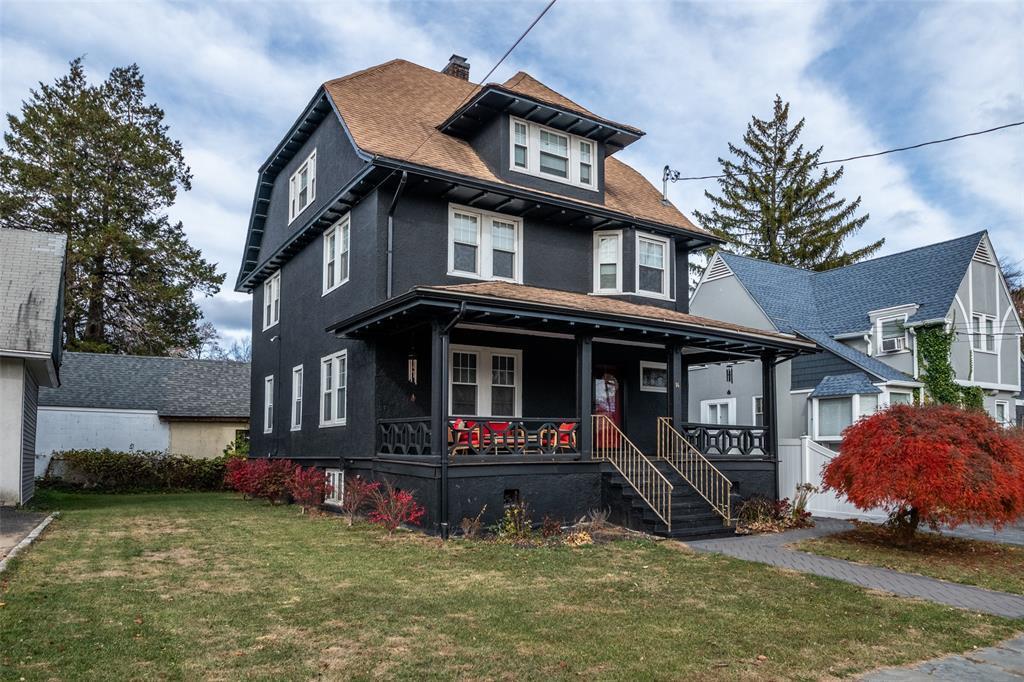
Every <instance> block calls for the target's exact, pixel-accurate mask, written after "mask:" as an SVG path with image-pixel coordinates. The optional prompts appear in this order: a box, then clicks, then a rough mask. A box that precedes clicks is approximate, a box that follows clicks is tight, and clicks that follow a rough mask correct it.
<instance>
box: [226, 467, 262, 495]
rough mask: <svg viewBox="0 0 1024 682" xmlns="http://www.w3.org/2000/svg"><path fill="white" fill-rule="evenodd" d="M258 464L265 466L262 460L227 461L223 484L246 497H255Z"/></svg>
mask: <svg viewBox="0 0 1024 682" xmlns="http://www.w3.org/2000/svg"><path fill="white" fill-rule="evenodd" d="M257 462H260V463H263V464H266V460H263V459H259V460H256V459H229V460H228V462H227V465H226V467H227V473H226V474H225V475H224V483H225V484H226V485H227V487H229V488H231V489H232V490H237V491H238V492H240V493H242V494H243V495H245V496H246V497H255V496H256V490H257V483H258V480H259V479H258V477H257V466H256V463H257Z"/></svg>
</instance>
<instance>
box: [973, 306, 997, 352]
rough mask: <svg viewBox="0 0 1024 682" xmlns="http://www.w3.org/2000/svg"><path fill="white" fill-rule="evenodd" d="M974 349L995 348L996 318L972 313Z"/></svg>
mask: <svg viewBox="0 0 1024 682" xmlns="http://www.w3.org/2000/svg"><path fill="white" fill-rule="evenodd" d="M974 350H981V351H988V352H990V353H994V352H995V350H996V318H994V317H992V316H991V315H974Z"/></svg>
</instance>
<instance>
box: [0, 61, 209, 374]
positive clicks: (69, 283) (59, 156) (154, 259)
mask: <svg viewBox="0 0 1024 682" xmlns="http://www.w3.org/2000/svg"><path fill="white" fill-rule="evenodd" d="M163 118H164V112H163V111H162V110H161V109H160V108H159V107H157V106H156V105H153V104H147V103H146V102H145V84H144V82H143V78H142V74H141V72H140V70H139V68H138V66H136V65H134V64H133V65H131V66H128V67H122V68H115V69H114V70H113V71H111V73H110V76H109V78H107V80H106V81H104V82H103V83H101V84H99V85H90V84H89V83H88V82H87V80H86V76H85V70H84V68H83V66H82V61H81V59H76V60H74V61H72V62H71V65H70V71H69V73H68V74H67V75H65V76H62V77H61V78H58V79H57V80H56V81H55V82H54V83H53V84H52V85H47V84H44V83H40V84H39V89H38V90H32V91H31V92H30V97H29V98H28V100H27V101H24V102H22V107H21V115H20V117H19V116H16V115H14V114H8V115H7V122H8V126H9V128H10V130H9V132H6V133H4V148H3V149H0V228H30V229H36V230H43V231H47V232H59V233H63V234H65V235H67V238H68V247H67V274H66V281H65V284H66V292H65V303H64V319H63V332H64V342H65V344H66V346H67V348H68V349H70V350H89V351H96V352H109V353H144V354H150V355H165V354H172V353H183V352H187V351H189V350H193V349H195V348H197V347H198V346H199V345H201V343H202V338H201V334H200V332H201V325H200V323H201V321H202V312H201V311H200V310H199V307H198V306H197V305H196V303H195V302H194V301H193V292H199V293H202V294H205V295H208V296H209V295H213V294H215V293H217V291H219V289H220V285H221V284H222V283H223V281H224V275H223V274H218V273H217V271H216V267H215V265H214V264H211V263H208V262H207V261H205V260H204V259H203V257H202V255H201V254H200V252H199V250H198V249H196V248H194V247H192V246H191V245H189V243H188V241H187V240H186V238H185V233H184V231H183V229H182V224H181V223H180V222H178V223H171V222H170V220H169V219H168V216H167V214H166V213H165V210H166V209H167V208H168V207H169V206H171V205H172V204H173V203H174V200H175V197H176V196H177V192H178V189H179V188H182V189H185V190H188V189H189V188H190V186H191V177H192V176H191V172H190V170H189V168H188V166H187V165H186V164H185V160H184V156H183V154H182V148H181V143H180V142H178V141H176V140H173V139H171V138H170V137H169V136H168V128H167V126H166V125H165V124H164V122H163Z"/></svg>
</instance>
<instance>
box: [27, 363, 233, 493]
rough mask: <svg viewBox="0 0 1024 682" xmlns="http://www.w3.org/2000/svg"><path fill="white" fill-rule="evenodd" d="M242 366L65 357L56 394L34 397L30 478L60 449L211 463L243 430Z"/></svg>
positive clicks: (49, 392)
mask: <svg viewBox="0 0 1024 682" xmlns="http://www.w3.org/2000/svg"><path fill="white" fill-rule="evenodd" d="M249 374H250V369H249V363H247V362H235V361H232V360H192V359H189V358H164V357H159V358H158V357H147V356H139V355H107V354H100V353H65V354H64V367H63V369H62V371H61V387H60V388H47V389H43V390H41V391H40V393H39V439H38V442H37V446H36V452H37V453H38V461H37V464H36V471H37V473H38V474H40V475H41V474H42V473H44V472H45V471H46V466H47V464H48V463H49V460H50V455H52V454H53V453H54V452H56V451H60V450H77V449H88V448H110V449H111V450H157V451H161V452H171V453H175V454H181V455H188V456H190V457H201V458H210V457H219V456H221V455H222V454H224V448H225V447H226V446H227V445H228V444H229V443H232V442H233V441H234V439H235V437H236V435H238V434H240V433H243V432H246V431H247V430H248V428H249V392H250V389H249Z"/></svg>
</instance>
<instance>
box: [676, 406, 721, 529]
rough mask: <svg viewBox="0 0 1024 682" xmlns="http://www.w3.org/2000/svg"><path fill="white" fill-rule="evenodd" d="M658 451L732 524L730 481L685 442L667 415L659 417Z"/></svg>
mask: <svg viewBox="0 0 1024 682" xmlns="http://www.w3.org/2000/svg"><path fill="white" fill-rule="evenodd" d="M657 453H658V458H659V459H664V460H665V461H667V462H668V463H669V464H670V465H671V466H672V468H673V469H675V470H676V471H677V472H679V475H680V476H682V477H683V480H684V481H686V482H687V483H689V484H690V485H691V486H693V489H694V490H696V491H697V492H698V493H699V494H700V496H701V497H703V498H704V499H705V500H707V501H708V504H710V505H711V506H712V507H713V508H714V510H715V511H716V512H718V515H719V516H721V517H722V519H723V520H724V521H725V523H726V525H728V524H730V523H732V500H731V495H732V481H730V480H729V479H728V478H726V477H725V474H723V473H722V472H721V471H719V470H718V469H717V468H716V467H715V465H714V464H712V463H711V462H709V461H708V460H707V458H706V457H704V455H702V454H701V453H700V451H698V450H697V448H695V447H693V445H691V444H690V443H689V442H687V440H686V439H685V438H683V436H682V434H680V433H679V432H678V431H676V430H675V429H674V428H673V427H672V420H671V419H669V418H668V417H658V450H657Z"/></svg>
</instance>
